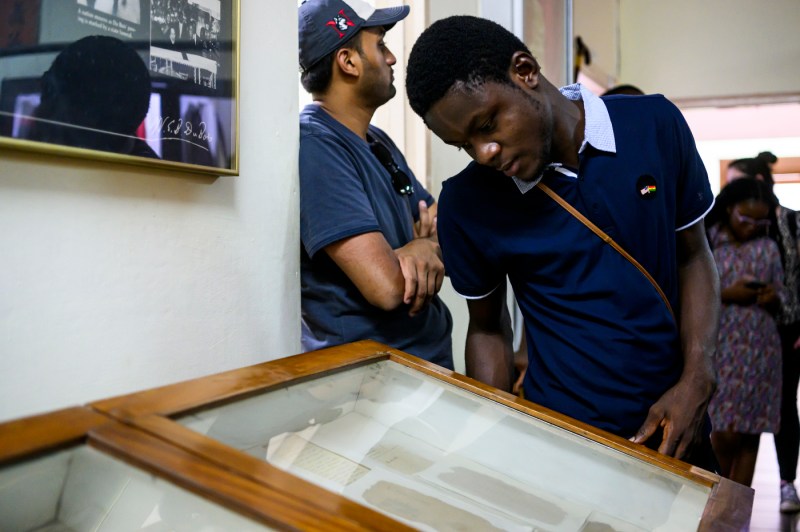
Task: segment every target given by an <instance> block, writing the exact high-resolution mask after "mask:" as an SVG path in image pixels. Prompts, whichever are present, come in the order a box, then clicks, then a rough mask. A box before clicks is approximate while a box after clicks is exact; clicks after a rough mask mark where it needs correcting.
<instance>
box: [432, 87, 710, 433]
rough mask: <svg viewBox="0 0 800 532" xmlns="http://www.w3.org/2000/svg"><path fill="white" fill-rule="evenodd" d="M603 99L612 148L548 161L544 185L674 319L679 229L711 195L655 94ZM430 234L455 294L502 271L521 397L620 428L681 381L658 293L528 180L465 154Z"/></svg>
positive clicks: (491, 284)
mask: <svg viewBox="0 0 800 532" xmlns="http://www.w3.org/2000/svg"><path fill="white" fill-rule="evenodd" d="M604 101H605V103H606V107H607V109H608V113H609V117H610V119H611V123H612V125H613V131H614V138H615V141H616V153H612V152H606V151H600V150H597V149H596V148H594V147H592V146H591V145H587V146H586V148H585V150H584V151H583V152H582V155H581V158H580V168H578V169H577V178H575V177H572V176H568V175H564V174H562V173H560V172H556V171H549V172H547V173H546V174H545V176H544V177H543V180H542V182H543V183H544V184H546V185H548V186H549V187H550V188H552V189H553V190H555V191H556V192H557V193H558V194H559V195H561V196H562V197H563V198H564V199H565V200H567V201H568V202H569V203H570V204H572V205H573V206H574V207H575V208H576V209H578V210H579V211H580V212H581V213H583V214H584V215H585V216H586V217H588V218H589V219H590V220H592V221H593V222H594V223H595V224H596V225H597V226H598V227H600V228H601V229H603V230H604V231H605V232H606V233H608V234H609V235H610V236H611V237H612V238H614V240H616V241H617V242H618V243H619V244H620V245H621V246H622V247H623V248H624V249H626V250H627V251H628V252H629V253H630V254H631V255H633V256H634V257H635V258H636V259H637V260H638V261H639V263H641V264H642V265H643V266H644V267H645V268H646V269H647V270H648V271H649V272H650V274H651V275H652V276H653V277H654V278H655V279H656V280H657V282H658V283H659V285H660V286H661V288H662V289H663V290H664V292H665V293H666V295H667V297H668V298H669V300H670V302H671V304H672V307H673V309H674V311H675V313H676V315H678V313H679V301H678V272H677V256H676V236H675V233H676V230H678V229H681V228H684V227H686V226H687V225H690V224H692V223H693V222H695V221H698V220H699V219H700V218H702V216H703V215H704V214H705V212H706V211H707V210H708V209H709V208H710V206H711V205H712V204H713V194H712V193H711V189H710V186H709V183H708V176H707V174H706V171H705V168H704V167H703V164H702V161H701V159H700V157H699V155H698V153H697V150H696V148H695V144H694V139H693V138H692V135H691V132H690V131H689V128H688V126H687V125H686V123H685V121H684V119H683V116H682V115H681V114H680V112H679V111H678V109H677V108H676V107H675V106H674V105H673V104H671V103H670V102H669V101H668V100H666V99H665V98H664V97H662V96H659V95H655V96H642V97H608V98H605V99H604ZM645 187H646V191H644V189H645ZM438 232H439V242H440V245H441V247H442V252H443V255H444V261H445V266H446V268H447V271H448V274H449V275H450V278H451V281H452V284H453V287H454V288H455V290H456V291H457V292H458V293H459V294H461V295H463V296H465V297H467V298H481V297H485V296H486V295H488V294H489V293H491V292H492V291H493V290H494V289H496V287H498V286H499V285H500V284H501V283H503V282H505V276H506V275H507V276H508V278H509V280H510V282H511V285H512V287H513V289H514V294H515V296H516V298H517V301H518V304H519V306H520V309H521V311H522V314H523V316H524V318H525V327H526V332H527V335H528V349H529V366H528V372H527V374H526V375H525V379H524V388H525V394H526V397H527V398H528V399H530V400H531V401H534V402H536V403H539V404H541V405H543V406H546V407H549V408H552V409H554V410H556V411H559V412H561V413H564V414H566V415H568V416H571V417H573V418H576V419H579V420H581V421H584V422H587V423H589V424H592V425H594V426H597V427H600V428H602V429H605V430H609V431H611V432H614V433H617V434H620V435H622V436H625V437H630V436H632V435H633V433H634V432H635V431H636V430H637V429H638V428H639V427H640V426H641V424H642V423H643V422H644V419H645V418H646V416H647V412H648V409H649V408H650V406H652V404H653V403H654V402H655V401H656V400H657V399H658V398H659V397H661V395H662V394H663V393H664V392H665V391H666V390H667V389H668V388H670V387H671V386H673V385H674V384H675V383H676V382H677V380H678V378H679V376H680V373H681V370H682V365H683V358H682V354H681V351H680V344H679V336H678V328H677V326H676V324H675V323H674V320H673V318H672V316H671V314H670V313H669V310H668V309H667V307H666V305H665V304H664V302H663V301H662V300H661V298H660V296H659V294H658V292H657V291H656V290H655V288H654V287H653V286H652V285H651V284H650V282H649V281H648V280H647V279H646V278H645V277H644V276H643V275H642V273H641V272H640V271H639V270H637V269H636V267H635V266H633V265H632V264H631V263H630V262H628V260H626V259H625V258H624V257H623V256H622V255H620V254H619V253H618V252H617V251H615V250H614V249H613V248H612V247H611V246H609V245H608V244H605V243H603V241H602V240H601V239H600V238H599V237H598V236H597V235H595V234H594V233H593V232H591V230H590V229H588V228H587V227H586V226H584V225H583V224H582V223H581V222H580V221H579V220H577V219H575V218H574V217H573V216H572V215H571V214H569V213H568V212H567V211H566V210H564V209H563V208H562V207H561V206H559V205H558V204H556V203H555V202H554V201H553V200H552V199H551V198H549V197H548V196H546V195H545V194H544V193H543V192H542V191H541V190H539V189H538V188H535V189H532V190H530V191H529V192H527V193H525V194H522V193H521V192H520V190H519V189H518V188H517V185H516V183H515V182H514V181H513V180H512V179H509V178H508V177H506V176H505V175H503V174H502V173H500V172H497V171H495V170H493V169H491V168H488V167H484V166H480V165H478V164H476V163H472V164H470V165H469V166H468V167H467V168H466V169H465V170H464V171H462V172H461V173H460V174H458V175H457V176H455V177H453V178H451V179H448V180H447V181H446V182H445V183H444V188H443V190H442V193H441V195H440V198H439V214H438Z"/></svg>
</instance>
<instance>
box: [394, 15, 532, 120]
mask: <svg viewBox="0 0 800 532" xmlns="http://www.w3.org/2000/svg"><path fill="white" fill-rule="evenodd" d="M519 51H523V52H527V53H529V54H530V50H528V48H527V47H526V46H525V44H524V43H523V42H522V41H520V40H519V39H518V38H517V37H516V36H515V35H514V34H513V33H511V32H510V31H508V30H506V29H505V28H503V27H502V26H500V25H499V24H497V23H495V22H492V21H491V20H486V19H482V18H477V17H470V16H453V17H448V18H444V19H441V20H438V21H436V22H434V23H433V24H431V26H430V27H429V28H427V29H426V30H425V31H423V32H422V35H420V36H419V39H417V42H416V43H414V47H413V48H412V49H411V54H410V55H409V58H408V66H407V68H406V91H407V92H408V100H409V103H410V104H411V108H412V109H413V110H414V112H416V113H417V114H418V115H419V116H422V117H424V116H425V114H426V113H427V112H428V111H429V110H430V108H431V106H433V104H435V103H436V102H437V101H439V100H440V99H441V98H442V97H443V96H444V95H445V94H446V93H447V91H448V90H450V88H451V87H452V86H453V85H454V84H456V83H459V82H461V83H464V84H465V85H467V86H469V87H477V86H480V85H481V84H483V83H485V82H487V81H497V82H500V83H509V84H511V79H510V78H509V76H508V71H509V68H510V66H511V57H512V56H513V55H514V52H519Z"/></svg>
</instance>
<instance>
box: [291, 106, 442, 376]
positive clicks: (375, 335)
mask: <svg viewBox="0 0 800 532" xmlns="http://www.w3.org/2000/svg"><path fill="white" fill-rule="evenodd" d="M369 133H370V135H371V136H372V137H374V138H375V139H377V140H379V141H380V142H382V143H383V145H384V146H386V147H387V148H388V149H389V150H390V152H391V154H392V158H393V159H394V162H395V163H396V164H397V165H398V166H399V167H400V168H401V169H402V170H403V171H404V172H405V173H406V174H408V175H409V176H410V177H411V179H412V181H413V183H414V194H412V195H411V196H403V195H401V194H399V193H398V192H397V191H395V189H394V188H393V186H392V183H391V177H390V174H389V172H388V171H387V170H386V169H385V168H384V167H383V166H382V165H381V163H380V162H379V161H378V159H377V158H376V157H375V156H374V155H373V154H372V152H371V151H370V148H369V144H367V142H366V141H364V140H363V139H361V138H360V137H359V136H358V135H356V134H355V133H353V132H352V131H350V130H349V129H347V128H346V127H345V126H344V125H342V124H341V123H339V122H338V121H337V120H335V119H334V118H332V117H331V116H330V115H329V114H328V113H327V112H325V111H324V110H323V109H322V108H320V107H319V106H318V105H316V104H309V105H308V106H306V108H305V109H304V110H303V111H302V112H301V113H300V236H301V241H302V246H301V265H300V274H301V294H302V314H303V338H302V341H303V349H304V350H307V351H308V350H312V349H320V348H323V347H329V346H333V345H339V344H342V343H347V342H353V341H357V340H364V339H372V340H376V341H378V342H381V343H385V344H387V345H390V346H392V347H395V348H397V349H400V350H402V351H406V352H408V353H411V354H412V355H416V356H418V357H420V358H423V359H425V360H429V361H431V362H434V363H436V364H439V365H441V366H444V367H446V368H450V369H452V368H453V356H452V342H451V336H450V334H451V331H452V318H451V316H450V312H449V311H448V310H447V307H446V306H445V305H444V303H443V302H442V301H441V299H439V297H438V296H437V297H434V298H433V300H432V301H431V302H430V304H429V305H428V306H427V307H426V308H425V309H424V310H423V311H422V312H420V313H419V314H417V315H416V316H413V317H411V316H409V315H408V306H407V305H401V306H400V307H399V308H397V309H395V310H393V311H388V312H387V311H384V310H381V309H379V308H377V307H375V306H373V305H371V304H370V303H369V302H367V300H366V299H365V298H364V296H362V295H361V293H360V292H359V291H358V289H357V288H356V286H355V285H354V284H353V283H352V282H351V281H350V279H349V278H348V277H347V276H346V275H345V274H344V272H342V270H341V269H340V268H339V267H338V266H337V265H336V263H334V262H333V260H332V259H331V258H330V257H329V256H328V254H327V253H325V252H324V251H323V248H324V247H325V246H327V245H329V244H332V243H334V242H337V241H339V240H342V239H344V238H347V237H351V236H355V235H359V234H363V233H367V232H372V231H380V232H381V233H382V234H383V236H384V237H385V238H386V241H387V242H388V243H389V245H390V246H391V247H392V249H396V248H399V247H402V246H404V245H405V244H407V243H408V242H410V241H411V240H412V239H413V222H414V220H416V219H418V217H419V212H418V208H417V204H418V202H419V201H420V200H425V201H426V202H427V203H428V204H429V205H430V204H432V203H433V197H432V196H431V195H430V194H429V193H428V192H427V191H426V190H425V189H424V188H423V187H422V186H421V185H420V184H419V183H418V182H417V181H416V178H415V177H414V174H413V173H412V172H411V169H410V168H409V167H408V165H407V163H406V160H405V158H404V157H403V155H402V154H401V153H400V150H398V149H397V146H395V144H394V142H392V140H391V139H390V138H389V137H388V136H387V135H386V133H384V132H383V131H381V130H380V129H379V128H376V127H374V126H370V130H369Z"/></svg>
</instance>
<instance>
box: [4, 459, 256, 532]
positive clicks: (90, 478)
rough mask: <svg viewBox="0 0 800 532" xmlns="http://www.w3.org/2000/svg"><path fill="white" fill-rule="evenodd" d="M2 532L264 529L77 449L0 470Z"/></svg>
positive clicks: (144, 474) (136, 471)
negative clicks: (7, 531)
mask: <svg viewBox="0 0 800 532" xmlns="http://www.w3.org/2000/svg"><path fill="white" fill-rule="evenodd" d="M0 530H9V531H11V530H14V531H20V532H26V531H31V532H32V531H36V532H83V531H87V532H88V531H92V532H117V531H119V530H147V531H148V532H162V531H164V532H166V531H174V530H203V531H206V532H223V531H229V530H237V531H239V530H242V531H253V532H257V531H258V532H261V531H265V530H270V529H269V528H267V527H265V526H263V525H261V524H258V523H256V522H254V521H251V520H250V519H247V518H244V517H242V516H240V515H238V514H236V513H234V512H232V511H230V510H228V509H227V508H224V507H222V506H218V505H216V504H214V503H212V502H210V501H208V500H206V499H203V498H201V497H199V496H197V495H194V494H193V493H190V492H188V491H186V490H184V489H182V488H179V487H177V486H175V485H174V484H171V483H169V482H166V481H164V480H162V479H160V478H159V477H156V476H154V475H151V474H149V473H147V472H145V471H142V470H139V469H135V468H134V467H132V466H129V465H128V464H126V463H124V462H121V461H119V460H116V459H114V458H111V457H110V456H108V455H106V454H103V453H101V452H99V451H97V450H95V449H92V448H91V447H89V446H86V445H83V446H79V447H75V448H72V449H68V450H65V451H59V452H56V453H52V454H49V455H46V456H43V457H39V458H35V459H32V460H28V461H25V462H20V463H16V464H14V465H11V466H6V467H4V468H0Z"/></svg>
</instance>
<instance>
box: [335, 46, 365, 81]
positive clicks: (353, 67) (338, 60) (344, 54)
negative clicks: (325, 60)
mask: <svg viewBox="0 0 800 532" xmlns="http://www.w3.org/2000/svg"><path fill="white" fill-rule="evenodd" d="M334 63H335V66H338V68H339V70H341V72H342V74H344V75H345V76H356V77H358V76H359V74H360V73H361V57H360V56H359V54H358V50H356V49H355V48H348V47H347V46H345V47H343V48H339V49H338V50H336V55H335V56H334Z"/></svg>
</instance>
